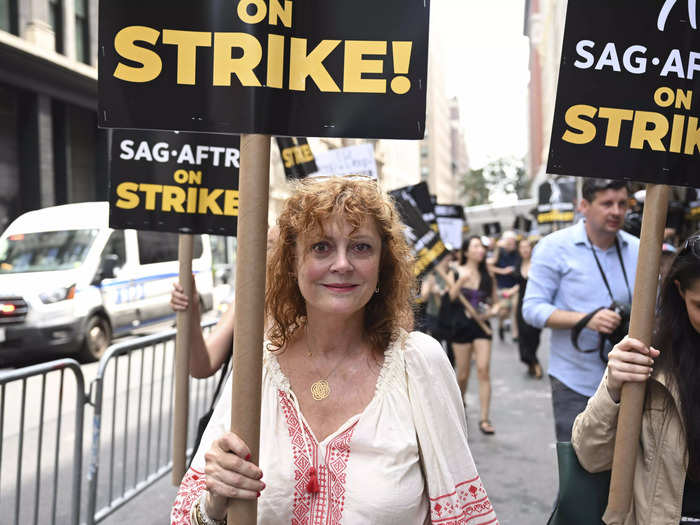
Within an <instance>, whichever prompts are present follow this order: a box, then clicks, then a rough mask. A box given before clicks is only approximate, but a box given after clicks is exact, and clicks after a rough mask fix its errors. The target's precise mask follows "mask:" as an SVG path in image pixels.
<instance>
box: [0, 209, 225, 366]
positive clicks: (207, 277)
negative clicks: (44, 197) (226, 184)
mask: <svg viewBox="0 0 700 525" xmlns="http://www.w3.org/2000/svg"><path fill="white" fill-rule="evenodd" d="M108 215H109V204H108V203H107V202H87V203H80V204H67V205H64V206H54V207H51V208H44V209H41V210H36V211H31V212H28V213H25V214H24V215H21V216H20V217H18V218H17V219H16V220H15V221H14V222H12V224H10V226H9V227H8V228H7V230H5V232H3V234H2V236H0V363H12V362H16V361H21V360H24V359H26V358H30V357H31V358H36V357H37V356H38V357H41V358H42V359H43V358H44V357H46V358H49V357H54V356H56V355H66V354H77V355H78V356H80V357H81V358H82V359H84V360H88V361H89V360H95V359H99V357H100V356H101V355H102V354H103V353H104V351H105V349H106V348H107V347H108V346H109V344H110V341H111V340H112V337H113V336H115V335H119V334H124V333H127V332H130V331H133V330H134V329H135V328H138V327H142V326H144V325H147V324H151V323H155V322H159V321H164V320H167V319H169V318H174V314H173V312H172V310H171V308H170V304H169V303H170V293H171V291H172V283H173V282H174V281H176V280H177V278H178V270H179V266H178V262H177V251H178V235H177V234H174V233H161V232H151V231H136V230H112V229H111V228H109V226H108ZM211 267H212V257H211V249H210V240H209V237H208V236H207V235H196V236H195V238H194V254H193V261H192V270H193V273H194V274H195V279H196V285H197V291H198V292H199V295H200V301H201V304H200V307H201V309H202V311H205V310H209V309H211V308H212V288H213V283H212V270H211Z"/></svg>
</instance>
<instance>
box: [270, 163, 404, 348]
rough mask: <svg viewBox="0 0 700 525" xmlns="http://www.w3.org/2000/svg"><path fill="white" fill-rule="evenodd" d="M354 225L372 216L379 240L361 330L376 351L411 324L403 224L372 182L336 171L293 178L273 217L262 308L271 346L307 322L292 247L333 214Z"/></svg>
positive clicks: (282, 342) (278, 344)
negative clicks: (373, 287) (374, 281)
mask: <svg viewBox="0 0 700 525" xmlns="http://www.w3.org/2000/svg"><path fill="white" fill-rule="evenodd" d="M332 216H333V217H340V218H342V219H344V220H346V221H347V222H348V223H349V224H350V225H351V226H352V227H353V228H358V227H359V226H360V225H361V224H362V223H364V222H365V221H366V220H368V219H369V220H372V221H374V224H375V226H376V228H377V231H378V232H379V237H380V238H381V241H382V247H381V256H380V262H379V280H378V286H379V290H380V293H378V294H374V295H372V298H371V299H370V300H369V302H368V303H367V305H366V306H365V312H364V314H365V315H364V330H365V336H366V338H367V340H368V342H369V343H370V345H371V346H372V348H373V349H374V350H375V351H376V352H379V353H381V352H384V350H385V349H386V348H387V347H388V346H389V344H390V343H392V342H393V341H394V340H395V339H396V337H397V336H398V333H399V329H400V328H404V329H406V330H410V329H412V327H413V306H412V303H413V301H412V299H413V291H414V289H415V277H414V275H413V263H414V260H413V257H412V255H411V252H410V249H409V247H408V244H407V243H406V240H405V238H404V235H403V225H402V223H401V221H400V217H399V214H398V212H397V210H396V208H395V206H394V204H393V202H392V201H391V198H390V197H389V196H388V195H387V194H385V193H383V192H382V191H381V190H380V189H379V187H378V185H377V183H376V182H374V181H372V180H369V179H365V180H360V179H358V178H353V179H347V178H340V177H332V178H324V179H306V180H303V181H301V182H297V183H296V185H295V191H294V193H293V195H292V196H291V197H290V198H289V199H288V200H287V201H286V202H285V205H284V208H283V210H282V213H281V214H280V216H279V218H278V219H277V226H278V228H279V238H278V241H277V243H276V244H275V246H274V247H273V248H272V250H271V252H270V253H268V264H267V287H266V290H265V312H266V316H267V319H268V323H269V324H268V331H267V337H268V340H269V342H270V346H271V348H272V349H281V348H283V347H284V346H285V345H286V344H288V343H289V341H290V338H291V337H292V335H293V334H294V333H295V331H296V330H297V329H299V328H303V327H304V326H305V325H306V302H305V300H304V297H303V296H302V295H301V292H300V290H299V286H298V284H297V280H296V276H295V275H294V270H293V269H294V268H296V260H295V247H296V243H297V241H298V239H299V237H300V235H301V234H302V232H303V233H304V234H308V233H309V232H323V226H324V223H325V222H326V221H327V220H328V219H329V218H331V217H332Z"/></svg>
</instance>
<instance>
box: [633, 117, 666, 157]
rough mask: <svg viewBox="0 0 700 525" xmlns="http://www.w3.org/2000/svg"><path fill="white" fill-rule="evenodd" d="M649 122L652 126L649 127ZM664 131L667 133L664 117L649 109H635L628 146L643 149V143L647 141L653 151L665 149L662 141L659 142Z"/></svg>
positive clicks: (664, 133)
mask: <svg viewBox="0 0 700 525" xmlns="http://www.w3.org/2000/svg"><path fill="white" fill-rule="evenodd" d="M649 124H653V127H652V128H649V127H648V125H649ZM666 133H668V120H666V117H664V116H663V115H661V114H660V113H654V112H651V111H637V112H636V113H635V115H634V124H632V141H631V142H630V148H632V149H644V143H645V142H647V143H649V146H650V147H651V149H652V150H654V151H666V148H665V147H664V144H663V142H661V139H662V138H664V137H665V136H666Z"/></svg>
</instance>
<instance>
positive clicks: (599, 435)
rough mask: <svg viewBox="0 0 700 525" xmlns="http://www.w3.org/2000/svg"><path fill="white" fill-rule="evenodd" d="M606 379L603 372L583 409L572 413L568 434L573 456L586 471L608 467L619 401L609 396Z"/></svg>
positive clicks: (601, 469) (615, 431)
mask: <svg viewBox="0 0 700 525" xmlns="http://www.w3.org/2000/svg"><path fill="white" fill-rule="evenodd" d="M607 379H608V375H607V374H605V375H604V376H603V379H602V381H601V382H600V384H599V385H598V390H596V393H595V394H594V395H593V397H591V398H590V399H589V400H588V404H587V405H586V409H585V410H584V411H583V412H581V413H580V414H579V415H578V416H576V420H575V421H574V426H573V430H572V434H571V444H572V445H573V447H574V450H575V451H576V457H578V460H579V463H581V466H582V467H583V468H585V469H586V470H587V471H588V472H603V471H604V470H610V468H612V460H613V452H614V448H615V435H616V434H617V416H618V413H619V411H620V405H619V404H617V403H615V402H614V401H613V399H612V398H611V397H610V394H609V393H608V388H607Z"/></svg>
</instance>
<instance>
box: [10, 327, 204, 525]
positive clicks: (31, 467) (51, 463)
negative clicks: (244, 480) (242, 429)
mask: <svg viewBox="0 0 700 525" xmlns="http://www.w3.org/2000/svg"><path fill="white" fill-rule="evenodd" d="M164 328H168V327H167V326H162V327H161V328H160V329H161V330H162V329H164ZM124 340H126V339H124V338H122V340H121V341H124ZM173 357H174V345H173V344H172V343H165V344H159V345H156V346H155V347H147V348H146V349H145V350H144V351H143V353H142V352H141V351H135V352H133V354H132V355H131V358H129V356H121V357H119V358H117V359H116V364H115V362H114V361H115V360H114V359H112V360H111V362H110V364H109V365H108V366H107V367H106V369H105V376H104V383H103V392H104V393H103V396H102V401H103V404H102V414H101V418H100V419H99V422H100V425H101V437H100V454H99V471H98V476H97V480H98V485H97V500H96V510H97V511H98V512H99V510H100V509H102V508H104V507H106V506H107V505H108V504H109V502H114V501H115V500H118V499H119V497H120V496H122V495H123V494H124V493H128V492H130V491H131V490H132V489H133V487H134V486H136V485H140V484H142V483H143V482H144V481H145V480H146V479H147V478H148V479H149V480H150V479H151V478H152V476H154V475H155V474H156V473H157V472H163V469H164V468H165V466H166V465H167V463H168V462H169V461H170V458H171V456H170V454H171V452H170V450H171V448H170V447H171V437H170V436H171V402H172V362H173ZM98 367H99V363H88V364H83V365H81V367H80V368H81V371H82V374H83V377H84V379H85V386H84V390H85V392H86V393H89V392H91V383H92V382H93V380H94V379H95V378H96V376H97V374H98ZM22 386H23V382H22V381H13V382H11V383H9V384H7V385H6V386H5V387H4V388H3V391H2V396H0V404H1V405H2V407H3V409H4V410H3V419H2V423H1V426H2V434H3V439H2V443H1V444H0V460H1V462H0V501H2V503H3V504H4V505H9V506H10V508H14V505H15V502H16V501H17V498H20V499H19V501H20V506H19V508H20V511H19V516H20V520H21V521H31V520H32V519H33V518H34V502H35V501H37V500H38V501H39V511H38V517H39V522H50V519H49V518H50V516H53V515H54V514H55V516H56V523H68V520H69V517H70V512H71V500H72V495H73V491H72V486H71V485H72V475H73V473H74V469H75V467H76V464H75V461H74V460H75V456H74V443H75V438H76V434H75V430H76V395H77V389H76V381H75V378H74V374H73V373H72V372H70V371H68V372H65V374H64V379H63V384H62V386H61V383H60V372H57V371H53V372H50V373H49V374H47V375H46V380H45V395H44V396H43V397H42V394H41V388H42V379H41V376H35V377H32V378H29V379H28V380H26V391H25V392H24V393H23V388H22ZM214 387H215V379H213V378H210V379H209V380H202V381H195V380H193V381H192V382H191V387H190V388H191V390H190V423H189V428H190V436H189V442H190V443H191V442H192V438H193V433H194V431H195V428H196V421H197V420H198V418H199V415H200V414H201V413H203V412H204V411H206V410H207V408H208V407H207V401H206V400H207V399H209V398H211V396H212V394H213V389H214ZM95 394H96V392H95V390H94V387H93V389H92V396H93V397H92V399H93V400H94V399H95ZM20 401H24V406H25V407H26V408H25V411H24V413H23V412H22V411H21V406H22V404H21V403H20ZM61 402H62V403H61ZM59 403H61V405H60V406H61V409H60V411H59ZM59 413H60V418H59V417H58V416H59ZM40 421H43V422H44V424H43V426H41V425H39V422H40ZM95 422H96V419H95V410H94V407H93V406H91V405H85V406H84V423H83V426H82V429H83V431H82V439H83V446H82V476H81V480H82V481H81V509H82V510H81V522H84V521H85V519H86V516H87V505H88V487H89V483H88V480H87V478H88V472H90V471H91V470H93V471H94V470H95V469H94V468H93V469H91V459H92V447H93V431H94V429H95V428H96V427H95ZM20 427H23V428H24V434H23V436H20ZM57 435H58V439H57ZM19 457H21V458H22V462H21V472H20V475H19V480H21V481H19V482H18V477H17V467H18V458H19ZM39 458H40V465H41V466H40V468H38V467H37V464H38V459H39ZM37 477H38V478H39V479H40V483H39V484H38V488H37V483H36V480H37ZM54 484H55V485H54ZM54 486H55V487H56V490H54ZM126 508H127V509H128V508H129V507H128V504H127V507H126ZM0 523H4V522H3V521H2V519H0Z"/></svg>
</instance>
